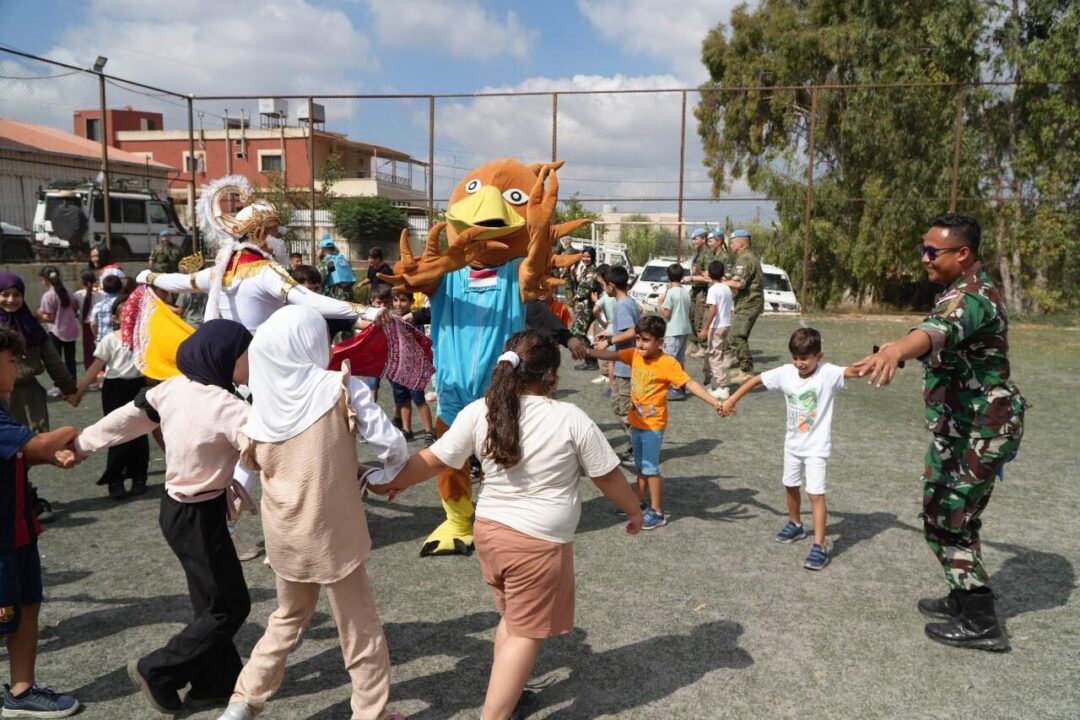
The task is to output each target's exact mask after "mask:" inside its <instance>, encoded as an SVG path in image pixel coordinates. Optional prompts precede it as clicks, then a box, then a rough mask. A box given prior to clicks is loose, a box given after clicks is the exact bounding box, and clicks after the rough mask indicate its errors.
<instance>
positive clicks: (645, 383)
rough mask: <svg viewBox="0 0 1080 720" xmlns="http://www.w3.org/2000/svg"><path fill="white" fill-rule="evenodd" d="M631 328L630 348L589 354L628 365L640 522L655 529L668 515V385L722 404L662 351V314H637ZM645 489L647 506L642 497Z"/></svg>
mask: <svg viewBox="0 0 1080 720" xmlns="http://www.w3.org/2000/svg"><path fill="white" fill-rule="evenodd" d="M634 330H635V333H636V338H635V343H636V347H635V348H634V349H626V350H619V351H617V352H616V351H614V350H597V349H595V348H594V349H592V350H589V355H590V356H591V357H594V358H597V359H599V360H619V361H620V362H624V363H626V364H627V365H629V366H630V412H629V414H628V415H627V416H626V420H627V422H628V423H629V424H630V442H631V443H632V445H633V448H634V466H635V470H637V495H638V500H639V501H640V502H641V509H642V510H644V511H645V519H644V521H643V522H642V524H641V527H642V529H644V530H655V529H656V528H658V527H663V526H664V525H667V516H666V515H664V510H663V506H662V505H661V499H662V487H663V478H661V476H660V446H661V444H663V441H664V430H665V429H666V428H667V419H668V409H667V394H668V390H670V389H671V388H673V387H674V388H680V389H683V390H689V391H690V392H691V393H693V394H694V395H696V396H698V397H699V398H701V400H702V401H703V402H706V403H708V404H709V405H710V406H711V407H712V408H713V410H715V411H716V412H717V413H719V412H720V408H721V407H722V405H723V404H722V403H721V402H720V401H718V400H717V399H716V398H714V397H713V396H712V395H710V394H709V391H708V390H706V389H705V388H704V387H702V386H701V384H700V383H697V382H695V381H694V380H693V379H692V378H691V377H690V376H689V375H687V374H686V371H685V370H683V368H682V365H680V364H679V361H678V360H676V359H675V358H673V357H672V356H670V355H666V354H664V349H663V347H664V333H665V332H666V331H667V323H666V322H665V321H664V319H663V318H662V317H658V316H656V315H647V316H645V317H643V318H641V320H640V321H639V322H638V324H637V327H636V328H635V329H634ZM646 490H647V491H648V495H649V500H650V502H651V505H648V504H647V503H646V501H645V493H646Z"/></svg>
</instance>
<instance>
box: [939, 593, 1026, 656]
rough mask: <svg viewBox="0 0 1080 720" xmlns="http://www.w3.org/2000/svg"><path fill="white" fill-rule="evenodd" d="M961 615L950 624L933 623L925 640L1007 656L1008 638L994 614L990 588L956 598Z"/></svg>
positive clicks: (960, 594)
mask: <svg viewBox="0 0 1080 720" xmlns="http://www.w3.org/2000/svg"><path fill="white" fill-rule="evenodd" d="M956 599H957V601H958V602H959V605H960V614H959V615H958V616H957V617H956V618H955V619H954V620H951V621H949V622H943V623H930V624H928V625H927V626H926V636H927V637H928V638H930V639H931V640H933V641H935V642H939V643H944V644H945V645H953V646H955V647H969V648H975V649H977V650H989V651H991V652H1008V651H1009V650H1010V649H1011V648H1010V647H1009V638H1008V637H1007V636H1006V635H1005V631H1004V630H1003V629H1002V627H1001V625H1000V623H998V619H997V613H996V612H995V610H994V593H993V592H991V591H990V588H988V587H981V588H979V589H978V590H967V591H960V592H958V593H957V594H956Z"/></svg>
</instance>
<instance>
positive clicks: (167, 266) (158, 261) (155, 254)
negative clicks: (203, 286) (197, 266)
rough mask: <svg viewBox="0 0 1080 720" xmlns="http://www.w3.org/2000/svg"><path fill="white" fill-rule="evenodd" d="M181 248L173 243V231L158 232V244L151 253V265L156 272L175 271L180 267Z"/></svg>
mask: <svg viewBox="0 0 1080 720" xmlns="http://www.w3.org/2000/svg"><path fill="white" fill-rule="evenodd" d="M180 255H181V253H180V248H178V247H176V246H175V245H173V243H172V231H170V230H162V231H161V232H160V233H158V244H157V246H156V247H155V248H154V250H153V251H152V252H151V253H150V262H149V267H150V269H151V270H153V271H154V272H156V273H174V272H176V271H177V270H179V269H180Z"/></svg>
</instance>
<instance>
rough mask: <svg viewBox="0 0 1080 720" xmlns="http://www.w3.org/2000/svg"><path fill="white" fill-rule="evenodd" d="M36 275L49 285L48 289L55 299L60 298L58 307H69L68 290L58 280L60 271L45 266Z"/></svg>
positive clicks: (51, 266)
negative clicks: (53, 293) (52, 292)
mask: <svg viewBox="0 0 1080 720" xmlns="http://www.w3.org/2000/svg"><path fill="white" fill-rule="evenodd" d="M38 274H39V275H40V276H41V277H43V278H45V282H47V283H49V287H51V288H52V289H53V291H54V292H55V293H56V297H58V298H60V307H71V295H69V294H68V289H67V288H66V287H64V281H63V280H61V279H60V271H59V270H57V269H56V267H55V266H53V265H46V266H45V267H43V268H41V272H40V273H38Z"/></svg>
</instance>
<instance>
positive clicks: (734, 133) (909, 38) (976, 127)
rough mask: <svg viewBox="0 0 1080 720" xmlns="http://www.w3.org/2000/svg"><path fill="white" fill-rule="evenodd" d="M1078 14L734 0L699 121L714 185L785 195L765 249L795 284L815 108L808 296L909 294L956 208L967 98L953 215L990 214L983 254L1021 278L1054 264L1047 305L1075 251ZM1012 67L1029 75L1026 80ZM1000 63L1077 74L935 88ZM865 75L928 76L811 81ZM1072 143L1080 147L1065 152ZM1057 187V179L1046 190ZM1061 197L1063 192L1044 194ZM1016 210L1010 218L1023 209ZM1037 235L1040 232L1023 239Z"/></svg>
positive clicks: (995, 7) (957, 1)
mask: <svg viewBox="0 0 1080 720" xmlns="http://www.w3.org/2000/svg"><path fill="white" fill-rule="evenodd" d="M1078 12H1080V11H1078V10H1077V5H1076V3H1075V2H1072V3H1070V2H1068V0H1029V1H1028V2H1026V3H1020V1H1019V0H1014V2H1013V4H1012V5H1011V6H1009V7H1005V6H1003V5H999V4H994V3H987V2H982V1H980V0H952V1H951V2H945V3H943V2H939V1H937V0H934V1H931V0H911V1H910V2H903V3H896V2H885V1H884V0H872V1H871V2H865V1H863V0H762V2H761V3H760V5H759V7H758V9H756V10H754V11H751V10H749V9H748V8H747V7H746V6H740V7H739V8H736V9H735V11H734V12H733V13H732V16H731V27H730V28H727V27H724V26H723V25H719V26H717V27H715V28H713V29H712V30H711V31H710V32H709V34H708V36H707V37H706V39H705V41H704V44H703V52H702V59H703V62H704V63H705V65H706V67H707V68H708V70H709V73H710V76H711V80H710V82H709V83H707V84H705V85H704V86H703V87H702V99H701V102H700V103H699V105H698V107H697V108H696V110H695V114H696V116H697V118H698V121H699V128H698V129H699V134H700V135H701V138H702V142H703V145H704V149H705V154H706V164H707V165H708V168H709V171H710V175H711V178H712V181H713V193H714V194H716V195H719V194H720V193H721V192H723V191H725V190H726V189H728V188H729V187H730V184H731V183H732V181H733V180H735V179H745V180H746V181H747V182H748V183H749V184H750V186H751V187H752V188H753V189H755V190H756V191H759V192H761V191H763V192H765V193H766V194H767V195H769V197H770V198H772V199H773V200H774V201H775V202H776V204H777V210H778V213H779V216H780V227H782V228H783V232H782V233H780V234H779V236H778V238H777V239H776V241H775V242H774V243H772V247H771V248H770V255H771V256H772V259H774V260H775V261H777V262H779V263H780V264H782V265H783V266H784V267H786V268H788V269H789V270H791V271H792V272H793V280H794V282H795V285H796V287H798V286H799V285H800V283H801V274H802V253H803V241H804V238H805V237H806V233H805V230H806V228H805V227H804V209H805V203H806V193H807V186H806V174H807V173H806V171H807V167H806V158H807V146H808V140H809V127H810V122H809V118H810V114H811V112H810V111H811V106H812V105H814V104H815V101H816V112H815V113H814V117H815V125H816V127H815V131H814V143H815V164H814V207H813V216H812V224H811V227H810V231H811V232H810V238H811V240H810V245H811V253H810V275H809V277H810V279H811V284H810V297H808V298H803V301H804V302H811V303H814V304H818V305H824V304H827V303H830V302H835V301H837V300H839V299H840V298H841V297H844V296H854V297H856V298H859V299H875V300H893V301H900V302H903V301H904V300H905V298H909V297H910V295H904V294H903V293H902V292H901V291H903V290H906V291H908V292H910V290H911V288H912V287H913V286H915V285H916V284H917V283H919V282H921V281H922V278H923V274H922V272H921V269H920V259H919V258H918V257H916V255H915V253H914V252H913V248H914V246H915V245H916V244H917V243H918V241H919V238H920V236H921V235H922V233H923V232H924V231H925V229H926V225H927V222H928V220H929V219H930V218H931V217H932V216H934V215H936V214H938V213H940V212H942V211H944V210H946V209H947V208H948V197H949V194H950V189H951V188H950V185H951V176H952V158H953V142H954V127H955V125H954V124H955V118H956V114H957V111H958V108H959V110H960V111H961V113H962V114H961V119H962V123H963V136H962V137H963V153H962V161H961V168H960V170H961V171H960V174H959V196H960V197H961V198H970V199H971V200H966V201H965V202H963V203H961V206H960V207H959V209H960V210H961V211H967V212H971V213H973V214H976V215H977V216H978V217H979V218H980V219H981V220H982V222H983V225H984V227H986V229H987V233H986V235H987V242H986V243H985V244H984V248H986V251H988V252H989V254H990V255H991V256H992V257H991V262H990V263H989V264H990V265H991V266H992V267H997V266H1000V264H1001V263H1000V260H1001V257H1000V255H999V256H998V257H997V258H993V255H994V254H995V251H997V252H998V253H1000V252H1005V253H1007V254H1008V258H1007V261H1006V263H1005V264H1006V265H1007V266H1009V268H1008V269H1011V271H1012V272H1013V273H1014V274H1016V275H1017V277H1016V280H1017V282H1020V281H1021V280H1022V277H1026V276H1027V275H1030V274H1032V273H1034V275H1035V278H1036V279H1037V277H1038V273H1039V272H1040V271H1039V269H1038V266H1036V267H1034V268H1031V269H1028V268H1027V267H1025V266H1022V263H1023V262H1029V261H1027V260H1025V256H1026V255H1027V254H1028V253H1029V252H1035V253H1037V254H1038V255H1040V256H1041V257H1045V262H1044V265H1045V267H1044V269H1043V271H1042V272H1043V273H1044V275H1045V277H1044V279H1043V281H1042V285H1043V287H1045V288H1047V291H1046V292H1045V293H1044V295H1043V296H1042V297H1041V298H1039V300H1038V306H1039V307H1040V308H1047V307H1049V305H1048V302H1049V301H1051V300H1053V299H1054V298H1052V297H1051V294H1050V293H1051V291H1050V290H1049V288H1052V287H1054V285H1055V283H1054V282H1053V278H1051V277H1050V276H1052V275H1054V274H1055V273H1057V274H1058V275H1061V274H1062V273H1063V272H1066V273H1067V272H1068V271H1067V270H1066V271H1062V270H1060V269H1059V268H1060V267H1061V265H1062V264H1063V263H1064V264H1065V265H1066V267H1068V263H1067V258H1070V257H1071V258H1072V266H1071V267H1073V268H1075V267H1076V263H1075V260H1076V257H1075V256H1076V254H1077V252H1076V246H1075V238H1076V236H1077V234H1076V230H1075V218H1076V212H1075V207H1076V203H1077V194H1078V192H1080V191H1078V189H1077V188H1078V187H1080V185H1078V182H1077V179H1078V177H1080V174H1078V173H1077V172H1076V170H1077V163H1078V162H1080V161H1078V160H1077V158H1078V157H1080V153H1078V152H1077V151H1076V144H1077V142H1078V131H1077V128H1078V127H1080V124H1078V122H1077V117H1076V113H1077V107H1078V102H1077V91H1078V87H1080V83H1077V82H1076V80H1077V78H1078V70H1077V67H1078V65H1077V64H1076V61H1075V58H1076V53H1077V52H1078V51H1080V48H1076V47H1075V45H1076V43H1077V38H1078V32H1077V17H1076V16H1077V14H1078ZM1010 23H1013V24H1015V27H1013V24H1010ZM1007 49H1008V51H1007ZM1010 53H1011V54H1010ZM1070 63H1071V64H1070ZM1017 68H1023V71H1022V73H1021V75H1022V76H1021V77H1018V76H1017V75H1018V70H1017ZM1036 68H1037V69H1038V70H1037V71H1036ZM988 72H991V73H994V74H995V76H998V77H1005V78H1008V79H1027V80H1031V79H1034V78H1035V77H1041V78H1042V79H1046V80H1053V79H1059V80H1060V79H1072V80H1073V84H1072V85H1057V86H1054V85H1040V86H1034V85H1031V86H1023V87H1022V88H1021V89H1019V90H1016V91H1013V90H1012V88H1008V89H1007V91H1002V92H999V91H998V90H997V89H987V88H985V87H981V88H977V89H976V90H972V89H970V88H968V87H963V88H958V87H956V86H955V85H953V86H949V85H944V86H927V85H925V83H960V84H967V85H974V84H976V83H977V82H978V81H979V80H981V79H985V76H986V74H987V73H988ZM868 83H924V85H922V86H919V87H909V88H896V87H892V88H870V87H861V88H841V89H835V88H833V89H828V88H817V89H812V88H813V86H815V85H866V84H868ZM734 88H749V90H747V91H741V90H740V91H736V90H735V89H734ZM791 88H794V89H791ZM814 95H816V97H814ZM1010 108H1011V110H1010ZM1010 112H1011V113H1012V123H1013V125H1012V126H1013V128H1014V132H1013V133H1012V135H1013V137H1012V138H1011V140H1010V137H1009V136H1010V132H1009V130H1008V127H1009V114H1010ZM1037 124H1043V126H1045V127H1046V128H1047V131H1046V132H1043V131H1042V130H1041V129H1038V128H1037ZM1061 141H1065V142H1066V145H1067V146H1068V147H1071V148H1072V151H1071V152H1069V153H1059V151H1060V150H1061V149H1062V148H1061V146H1060V142H1061ZM1010 143H1011V147H1012V149H1011V150H1010ZM1069 143H1071V145H1069ZM1065 154H1067V155H1068V157H1067V158H1066V157H1060V156H1059V155H1065ZM1070 183H1071V185H1070ZM1048 184H1050V185H1053V187H1052V188H1046V189H1045V190H1044V189H1043V187H1042V186H1044V185H1048ZM1017 190H1019V191H1020V193H1019V194H1022V195H1023V196H1024V197H1029V198H1034V200H1033V203H1034V205H1035V206H1037V207H1024V208H1022V212H1020V215H1019V217H1018V218H1013V219H1011V220H1010V221H1009V222H1003V215H1004V213H1003V212H1002V211H1003V210H1005V209H1007V206H1008V202H1009V200H1008V199H1009V198H1012V197H1015V196H1016V195H1017V192H1016V191H1017ZM1051 196H1053V197H1055V198H1058V199H1057V200H1055V201H1049V200H1043V199H1042V198H1043V197H1045V198H1050V197H1051ZM1019 205H1025V203H1019ZM1069 208H1073V212H1072V213H1071V216H1070V213H1069V212H1068V210H1069ZM1008 209H1009V210H1010V211H1011V212H1013V213H1014V214H1015V212H1016V209H1017V208H1016V207H1012V208H1008ZM1070 217H1071V218H1072V220H1071V221H1070V220H1069V219H1068V218H1070ZM999 225H1001V226H1002V227H1001V228H998V226H999ZM1021 227H1022V228H1023V229H1022V230H1021ZM1070 229H1071V230H1070ZM1029 233H1031V234H1035V233H1037V235H1038V238H1037V239H1036V240H1029V239H1028V238H1029ZM1070 238H1072V241H1071V243H1070ZM994 240H998V241H999V242H994ZM998 245H1000V246H1001V247H998ZM986 251H984V255H987V254H988V252H986ZM1016 253H1018V254H1016ZM1014 254H1015V257H1016V258H1018V260H1017V261H1016V262H1014V261H1013V258H1014ZM995 260H996V261H997V262H996V263H995ZM1073 272H1075V270H1073ZM1017 297H1019V295H1017ZM1026 297H1028V298H1030V299H1034V298H1035V296H1034V295H1032V294H1031V293H1028V294H1027V295H1026Z"/></svg>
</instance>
